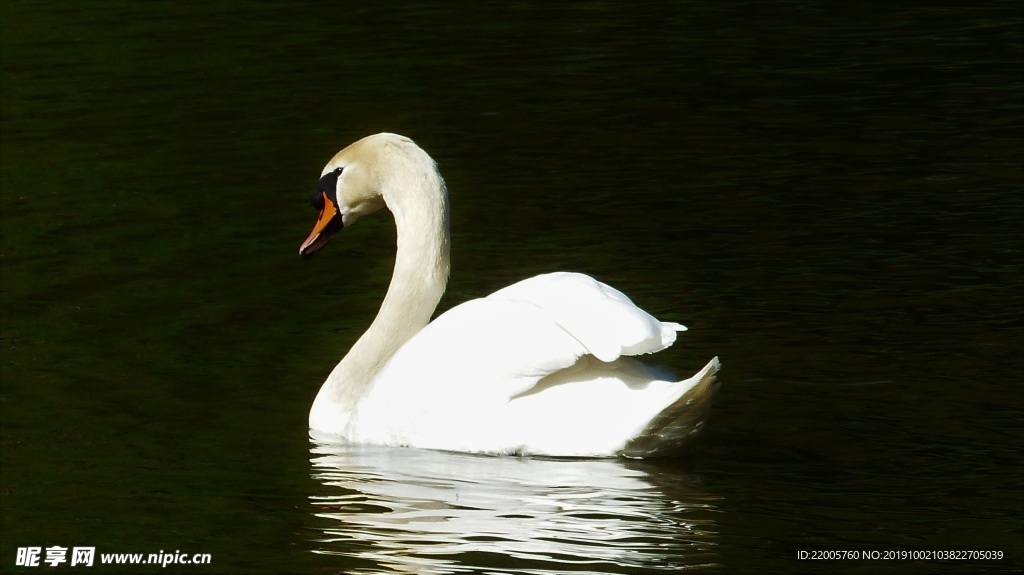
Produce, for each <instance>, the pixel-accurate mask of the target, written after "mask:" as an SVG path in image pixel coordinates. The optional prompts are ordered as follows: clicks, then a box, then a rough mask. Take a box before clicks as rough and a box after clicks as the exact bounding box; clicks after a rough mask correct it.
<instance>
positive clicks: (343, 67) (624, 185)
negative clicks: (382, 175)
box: [0, 1, 1024, 573]
mask: <svg viewBox="0 0 1024 575" xmlns="http://www.w3.org/2000/svg"><path fill="white" fill-rule="evenodd" d="M431 4H432V5H431V6H430V7H427V5H425V4H420V3H408V4H406V5H404V6H402V5H398V4H393V5H389V6H388V7H387V8H368V7H367V6H369V4H366V3H362V4H359V5H358V6H353V5H345V4H342V3H308V4H303V3H295V2H290V3H283V2H282V3H277V2H253V3H242V2H219V3H204V4H202V5H199V4H198V3H195V5H185V4H183V3H160V4H158V3H134V2H91V3H89V5H88V9H86V8H84V7H82V6H78V5H76V4H69V3H64V2H42V1H38V2H27V1H7V2H4V3H3V4H2V13H0V22H2V24H0V25H2V29H0V41H2V74H3V75H2V113H3V115H2V155H0V168H2V204H0V208H2V227H0V232H2V236H0V238H2V246H0V263H2V298H3V300H2V301H3V305H2V312H3V316H2V352H3V353H2V371H0V376H2V385H3V388H2V394H0V408H2V431H3V435H2V444H0V445H2V454H0V463H2V466H0V480H2V485H0V487H2V490H0V494H2V507H0V515H2V550H0V571H8V570H16V569H18V570H20V571H21V572H34V571H33V570H32V569H31V568H17V567H15V563H16V554H17V549H18V548H19V547H28V546H40V547H44V548H45V547H50V546H53V545H60V546H65V547H73V546H95V547H96V548H97V553H111V552H121V553H128V552H138V553H156V552H158V551H160V550H164V551H168V552H171V551H174V550H180V551H181V552H185V553H209V554H211V556H212V564H211V565H205V566H172V567H168V568H167V569H161V568H159V567H156V566H144V567H139V568H136V569H134V570H133V569H132V568H128V567H124V566H122V567H116V568H114V567H112V568H103V567H98V566H97V567H93V568H92V570H94V571H97V572H101V571H104V570H110V571H118V572H134V571H137V572H161V571H166V572H175V570H177V572H187V573H229V572H231V573H240V572H254V573H255V572H274V573H309V572H314V573H348V572H358V573H376V572H381V573H458V572H471V571H476V572H489V573H506V572H507V573H513V572H514V573H556V572H590V573H668V572H677V571H680V570H685V569H686V568H689V570H691V571H694V572H711V571H713V572H719V573H742V572H750V573H753V572H772V573H786V572H798V571H808V572H864V573H868V572H889V573H906V572H935V573H940V572H941V573H979V572H1016V571H1018V570H1019V569H1021V568H1022V566H1024V521H1022V513H1024V501H1022V499H1024V495H1022V494H1024V489H1022V477H1024V473H1022V471H1024V470H1022V465H1024V463H1022V461H1024V460H1022V454H1021V446H1022V439H1024V437H1022V436H1024V432H1022V411H1024V405H1022V404H1024V394H1022V386H1021V383H1022V375H1024V369H1022V367H1024V365H1022V364H1024V362H1022V360H1021V350H1022V345H1021V344H1022V338H1021V328H1022V309H1024V305H1022V304H1024V302H1022V290H1021V279H1022V271H1024V261H1022V254H1021V251H1022V250H1021V248H1022V246H1021V234H1020V232H1019V230H1018V228H1019V227H1020V222H1021V216H1022V203H1024V199H1022V198H1024V195H1022V193H1021V192H1022V190H1021V187H1022V186H1021V183H1022V177H1021V176H1022V170H1021V158H1022V157H1024V143H1022V142H1024V134H1022V125H1024V118H1022V115H1024V112H1022V98H1021V94H1022V90H1024V81H1022V74H1021V70H1022V60H1024V58H1022V40H1021V36H1022V18H1021V11H1020V7H1019V4H1018V3H1015V2H1009V1H1004V2H988V3H984V5H982V4H978V5H977V6H973V7H966V8H949V7H938V6H925V5H920V6H909V5H902V6H901V5H897V4H896V3H891V2H887V3H882V2H867V3H857V4H855V5H854V4H853V3H850V5H849V6H842V7H840V6H836V3H802V2H773V3H767V2H741V3H731V4H728V5H725V3H716V2H677V3H645V4H643V5H640V4H633V3H621V4H620V3H608V2H582V3H570V4H566V5H564V6H562V7H558V8H552V7H550V6H547V5H545V4H537V5H532V4H531V5H526V4H521V3H520V4H505V3H477V4H476V5H474V7H473V8H472V9H469V8H468V5H467V4H465V3H452V4H450V5H441V4H437V3H431ZM378 131H395V132H399V133H403V134H406V135H409V136H411V137H413V138H414V139H415V140H416V141H417V142H418V143H420V144H421V145H422V146H423V147H424V148H425V149H427V150H428V152H430V153H431V154H432V155H433V156H434V157H435V158H436V159H437V160H438V162H439V164H440V166H441V169H442V172H443V173H444V175H445V177H446V179H447V181H448V185H449V188H450V191H451V197H452V204H453V214H452V223H453V233H454V237H453V250H454V269H453V277H452V283H451V285H450V287H449V291H448V295H447V296H446V297H445V299H444V300H443V301H442V304H441V305H442V308H444V307H448V306H451V305H454V304H456V303H458V302H460V301H463V300H465V299H467V298H470V297H475V296H478V295H482V294H486V293H488V292H490V291H492V290H494V289H497V288H499V287H501V286H503V285H506V284H507V283H509V282H511V281H515V280H517V279H521V278H523V277H527V276H530V275H533V274H536V273H541V272H546V271H551V270H555V269H568V270H576V271H583V272H587V273H591V274H593V275H595V276H596V277H598V278H599V279H602V280H604V281H606V282H608V283H611V284H612V285H615V286H617V287H619V288H620V289H622V290H623V291H625V292H626V293H628V294H630V295H631V296H632V297H633V299H634V300H635V301H636V302H637V303H638V304H640V305H641V306H643V307H645V308H646V309H648V310H650V311H651V312H652V313H654V314H655V315H657V316H659V317H661V318H663V319H666V320H675V321H681V322H683V323H685V324H687V325H688V326H690V328H691V329H690V331H689V332H687V333H686V334H685V337H683V338H681V341H680V342H679V344H677V345H676V346H675V347H674V348H672V349H671V350H670V351H668V352H665V353H663V354H661V356H662V357H659V360H661V361H663V362H665V363H666V364H667V366H668V367H670V368H671V369H673V370H675V371H677V372H679V373H685V372H693V371H695V370H696V369H697V368H699V367H700V366H702V365H703V364H704V362H706V361H707V359H708V358H710V357H711V356H712V355H715V354H717V355H719V356H721V358H722V361H723V368H724V369H723V372H722V382H723V385H722V388H721V391H720V394H719V397H718V398H717V405H716V407H715V409H714V412H713V419H712V420H711V422H710V424H709V427H708V430H707V433H706V435H705V436H704V439H703V442H702V443H701V444H700V445H699V446H698V449H697V453H696V455H695V458H694V459H692V460H684V461H654V462H627V461H557V460H555V461H550V460H521V459H512V458H504V459H502V458H482V457H470V456H461V455H451V454H441V453H433V452H416V451H412V450H386V449H374V448H353V447H344V446H337V445H330V444H318V443H310V440H309V438H308V436H307V432H306V415H307V410H308V406H309V404H310V402H311V400H312V397H313V395H314V394H315V392H316V390H317V388H318V387H319V385H320V383H321V381H322V380H323V378H324V377H325V376H326V374H327V373H328V371H329V370H330V369H331V367H332V366H333V365H334V363H336V362H337V360H338V359H339V358H340V357H341V355H342V354H343V353H344V352H345V350H346V349H347V348H348V346H349V345H351V343H352V342H353V341H354V340H355V338H356V337H358V335H359V334H360V333H361V330H362V329H363V328H364V327H365V326H366V325H367V324H368V322H369V321H370V319H371V318H372V316H373V314H374V313H375V311H376V306H377V305H378V303H379V299H380V297H381V296H382V294H383V290H384V288H385V286H386V284H387V281H388V275H389V273H390V267H391V263H392V260H391V257H392V250H393V239H392V234H393V228H392V224H391V223H390V222H388V221H387V219H386V218H383V217H380V218H375V219H370V220H362V221H360V223H359V225H358V226H356V227H354V228H352V229H349V230H345V232H344V234H343V236H342V237H340V238H338V239H336V241H335V242H334V243H332V245H331V246H330V247H329V248H327V250H326V251H325V252H324V253H323V254H321V255H320V256H318V257H317V258H315V259H313V260H311V261H308V262H303V261H301V260H300V259H299V258H298V257H297V256H296V255H295V253H296V250H297V247H298V244H299V242H300V241H301V240H302V238H304V237H305V235H306V234H307V233H308V231H309V227H310V226H311V224H312V220H313V218H314V216H315V214H314V213H313V212H312V209H311V208H310V207H309V206H308V203H307V193H308V191H309V189H310V186H312V184H313V183H315V181H316V178H317V176H318V175H319V171H320V169H321V168H322V166H323V164H324V163H325V162H326V161H327V160H328V159H329V158H330V157H331V155H332V154H333V153H334V152H335V151H336V150H337V149H339V148H341V147H342V146H344V145H346V144H347V143H349V142H350V141H353V140H355V139H357V138H359V137H362V136H364V135H367V134H369V133H373V132H378ZM324 310H334V313H333V316H331V315H330V314H328V315H325V314H324ZM802 550H806V551H811V550H835V551H850V550H853V551H859V552H862V553H864V552H867V551H883V552H884V551H891V550H895V551H936V550H938V551H941V550H975V551H1001V552H1002V553H1003V559H1002V560H995V561H977V560H975V561H966V560H953V561H939V560H931V561H928V560H916V561H915V560H909V561H899V560H889V561H885V560H865V559H863V558H861V559H860V560H845V561H833V562H828V563H824V562H817V561H815V562H812V561H800V560H798V559H797V556H798V553H799V552H800V551H802ZM44 555H45V552H44ZM66 568H67V567H66ZM38 569H39V570H40V571H43V570H49V569H50V568H49V567H48V566H44V567H40V568H38ZM71 569H79V568H78V567H75V568H71Z"/></svg>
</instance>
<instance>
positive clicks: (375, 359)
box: [299, 133, 719, 457]
mask: <svg viewBox="0 0 1024 575" xmlns="http://www.w3.org/2000/svg"><path fill="white" fill-rule="evenodd" d="M312 201H313V204H314V206H315V207H316V208H318V209H319V216H318V217H317V220H316V223H315V224H314V227H313V231H312V232H310V234H309V236H308V237H307V238H306V240H305V241H304V242H302V245H301V247H300V248H299V254H300V255H301V256H303V257H305V258H308V257H311V256H312V255H313V254H315V253H317V252H318V251H320V250H321V249H322V248H323V247H324V246H325V245H327V243H328V242H329V241H330V240H331V237H332V236H333V235H334V234H335V233H337V232H338V231H340V230H341V229H342V228H344V227H347V226H350V225H352V224H353V223H354V222H355V221H356V220H358V219H359V218H360V217H362V216H364V215H367V214H370V213H372V212H374V211H377V210H379V209H381V208H383V207H387V208H388V209H389V210H390V211H391V213H392V214H393V216H394V218H395V225H396V229H397V235H398V241H397V249H396V254H395V267H394V272H393V275H392V278H391V284H390V285H389V286H388V289H387V293H386V294H385V296H384V300H383V302H382V303H381V306H380V310H379V311H378V313H377V316H376V318H375V319H374V320H373V322H372V323H371V324H370V326H369V328H367V330H366V332H365V333H363V335H362V336H361V337H360V338H359V339H358V340H357V341H356V343H355V344H354V345H353V346H352V348H351V349H350V350H349V352H348V354H346V355H345V357H344V358H343V359H342V360H341V362H340V363H338V365H337V366H336V367H335V368H334V369H333V370H332V371H331V373H330V375H329V376H328V377H327V380H326V381H325V382H324V383H323V385H322V387H321V388H320V391H319V393H317V395H316V399H315V400H314V401H313V405H312V407H311V409H310V412H309V427H310V430H311V433H314V434H323V433H326V434H333V435H338V436H341V437H342V438H343V439H344V440H345V441H348V442H350V443H356V444H374V445H384V446H406V447H416V448H426V449H439V450H447V451H460V452H473V453H487V454H516V455H539V456H556V457H615V456H625V457H647V456H654V455H664V454H670V453H672V452H674V451H677V450H678V449H679V448H680V446H682V445H684V444H686V443H687V441H688V439H689V438H690V437H691V436H692V435H693V434H694V433H695V432H696V431H697V430H699V429H700V427H701V425H702V424H703V421H704V419H705V416H706V414H707V411H708V409H709V407H710V402H711V397H712V396H713V394H714V391H715V390H716V384H715V374H716V372H717V371H718V368H719V361H718V358H717V357H715V358H713V359H711V361H710V362H708V364H707V365H706V366H704V368H703V369H701V370H700V371H698V372H697V373H696V374H695V375H694V376H693V377H690V378H688V379H684V380H681V381H676V380H675V379H674V378H673V377H671V376H670V375H668V374H666V373H663V372H662V371H661V370H658V369H655V368H651V367H648V366H645V365H644V364H642V363H640V362H639V361H637V360H635V359H633V357H631V356H635V355H641V354H649V353H654V352H658V351H661V350H663V349H665V348H667V347H669V346H670V345H672V343H673V342H674V341H675V339H676V333H677V332H681V331H684V330H685V329H686V328H685V327H684V326H682V325H680V324H678V323H672V322H662V321H658V320H657V319H655V318H654V317H652V316H651V315H650V314H648V313H647V312H645V311H644V310H642V309H640V308H639V307H637V306H635V305H634V304H633V302H632V301H630V299H629V298H628V297H626V296H625V295H623V294H622V292H620V291H618V290H616V289H614V288H612V287H610V286H608V285H605V284H603V283H601V282H599V281H597V280H595V279H593V278H591V277H589V276H586V275H583V274H579V273H570V272H554V273H548V274H544V275H539V276H536V277H532V278H529V279H525V280H523V281H520V282H518V283H515V284H512V285H510V286H508V287H505V288H503V289H500V290H498V291H496V292H494V293H492V294H490V295H489V296H486V297H483V298H479V299H474V300H470V301H467V302H465V303H462V304H460V305H458V306H456V307H453V308H451V309H449V310H448V311H446V312H444V313H443V314H441V315H440V316H438V317H437V318H436V319H434V321H432V322H431V321H430V317H431V315H433V313H434V310H435V308H436V307H437V304H438V302H439V301H440V300H441V296H442V295H443V293H444V290H445V287H446V285H447V282H448V273H449V243H450V240H449V224H448V196H447V189H446V187H445V184H444V180H443V179H442V178H441V175H440V173H439V172H438V168H437V164H435V162H434V160H433V159H431V157H430V156H428V155H427V153H426V152H425V151H423V149H421V148H420V147H419V146H417V145H416V144H415V143H414V142H413V141H412V140H410V139H409V138H406V137H404V136H400V135H397V134H389V133H381V134H376V135H372V136H368V137H366V138H363V139H361V140H359V141H357V142H355V143H353V144H351V145H349V146H348V147H346V148H345V149H343V150H341V151H340V152H338V153H337V154H336V155H335V156H334V158H332V159H331V161H330V162H328V163H327V165H326V166H325V167H324V169H323V172H322V173H321V177H320V180H319V182H318V184H317V186H316V189H315V190H314V192H313V196H312Z"/></svg>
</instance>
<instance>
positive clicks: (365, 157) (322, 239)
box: [299, 133, 425, 257]
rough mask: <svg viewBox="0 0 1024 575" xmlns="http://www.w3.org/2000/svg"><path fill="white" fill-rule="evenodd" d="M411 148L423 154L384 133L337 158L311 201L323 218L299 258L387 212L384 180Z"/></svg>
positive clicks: (409, 143)
mask: <svg viewBox="0 0 1024 575" xmlns="http://www.w3.org/2000/svg"><path fill="white" fill-rule="evenodd" d="M410 147H411V148H413V149H415V150H416V151H419V152H420V153H422V150H420V149H419V147H418V146H416V144H414V143H413V142H412V140H410V139H409V138H406V137H405V136H399V135H397V134H386V133H384V134H376V135H373V136H368V137H366V138H363V139H362V140H359V141H358V142H356V143H354V144H352V145H350V146H348V147H347V148H345V149H344V150H342V151H340V152H338V153H337V154H335V156H334V157H333V158H331V161H330V162H328V163H327V165H326V166H325V167H324V171H323V172H322V173H321V175H320V181H319V182H317V184H316V188H315V189H314V190H313V194H312V196H311V198H310V199H311V200H312V203H313V207H315V208H317V209H318V210H320V215H319V216H318V217H317V219H316V223H315V224H314V225H313V231H312V232H310V234H309V237H307V238H306V241H304V242H302V246H300V247H299V255H301V256H303V257H310V256H312V255H313V254H315V253H316V252H318V251H320V249H321V248H323V247H324V246H325V245H327V243H328V242H329V241H331V237H332V236H333V235H334V234H336V233H337V232H339V231H341V229H342V228H344V227H345V226H349V225H352V224H353V223H355V221H356V220H357V219H359V218H360V217H362V216H364V215H366V214H369V213H372V212H375V211H377V210H379V209H381V208H383V207H384V205H385V200H384V195H383V189H382V185H383V181H384V176H385V175H387V174H388V173H389V172H391V171H393V168H394V166H393V164H394V163H395V159H396V158H401V157H402V156H403V152H405V151H406V150H407V149H408V148H410ZM406 153H407V152H406ZM424 155H425V154H424Z"/></svg>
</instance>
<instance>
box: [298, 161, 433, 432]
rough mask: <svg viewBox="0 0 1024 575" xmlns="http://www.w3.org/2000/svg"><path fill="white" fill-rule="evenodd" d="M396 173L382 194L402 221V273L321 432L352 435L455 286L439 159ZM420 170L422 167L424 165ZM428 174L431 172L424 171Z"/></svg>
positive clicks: (316, 421) (330, 382)
mask: <svg viewBox="0 0 1024 575" xmlns="http://www.w3.org/2000/svg"><path fill="white" fill-rule="evenodd" d="M423 159H425V161H426V162H428V163H429V165H428V166H422V165H413V166H401V167H400V168H401V169H395V170H394V171H392V172H389V173H388V176H389V177H388V178H386V180H385V183H384V184H383V185H382V195H383V197H384V201H385V203H386V204H387V206H388V208H389V209H390V210H391V212H392V214H393V215H394V217H395V227H396V229H397V233H398V246H397V252H396V254H395V270H394V273H393V274H392V277H391V285H390V286H388V291H387V295H385V296H384V302H383V303H382V304H381V306H380V311H379V312H377V317H376V318H375V319H374V320H373V323H372V324H371V325H370V327H369V328H368V329H367V330H366V332H365V333H363V335H362V337H360V338H359V340H358V341H357V342H356V343H355V345H353V346H352V349H351V350H349V352H348V354H347V355H346V356H345V357H344V358H343V359H342V360H341V362H340V363H339V364H338V365H337V366H336V367H335V368H334V371H332V372H331V375H330V376H328V378H327V381H325V382H324V385H323V387H321V388H320V393H319V394H317V397H316V400H315V401H314V402H313V407H312V409H311V410H310V413H309V426H310V427H311V428H313V429H318V430H322V431H328V432H331V433H337V434H341V435H344V431H345V427H346V425H347V424H348V420H349V417H350V415H351V412H352V409H353V408H354V407H355V404H356V403H357V402H358V401H359V399H360V397H362V395H363V393H364V392H365V391H366V389H367V388H368V387H369V386H370V384H371V383H372V382H373V379H374V377H375V376H376V375H377V373H378V372H380V370H381V368H383V367H384V365H385V364H386V363H387V362H388V360H389V359H391V356H393V355H394V354H395V352H396V351H398V349H399V348H401V347H402V345H404V344H405V342H406V341H408V340H409V338H411V337H412V336H413V335H415V334H416V333H417V332H418V331H420V330H421V329H423V327H424V326H426V325H427V323H429V322H430V316H431V315H432V314H433V313H434V309H435V308H436V307H437V304H438V302H439V301H440V300H441V296H442V295H443V294H444V289H445V285H446V284H447V282H448V270H449V259H448V258H449V248H448V244H449V236H448V234H449V232H448V199H447V195H446V193H445V188H444V182H443V180H442V179H441V176H440V175H439V174H438V172H437V168H436V167H435V166H434V163H433V161H432V160H430V158H429V157H427V156H426V154H423ZM417 164H418V163H417ZM424 168H426V169H424Z"/></svg>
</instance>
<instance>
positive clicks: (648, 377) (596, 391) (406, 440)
mask: <svg viewBox="0 0 1024 575" xmlns="http://www.w3.org/2000/svg"><path fill="white" fill-rule="evenodd" d="M683 329H685V328H684V327H683V326H681V325H679V324H674V323H667V322H660V321H658V320H657V319H655V318H654V317H652V316H651V315H650V314H648V313H646V312H645V311H643V310H641V309H639V308H638V307H636V306H635V305H633V303H632V302H631V301H630V300H629V298H627V297H626V296H625V295H623V294H622V293H621V292H619V291H617V290H615V289H613V288H611V287H609V286H607V285H605V284H603V283H600V282H598V281H596V280H594V279H592V278H590V277H587V276H585V275H581V274H574V273H554V274H547V275H542V276H536V277H533V278H530V279H527V280H524V281H521V282H519V283H516V284H513V285H511V286H509V287H506V288H504V289H501V290H499V291H497V292H495V293H493V294H491V295H490V296H488V297H486V298H482V299H477V300H471V301H468V302H466V303H463V304H461V305H459V306H457V307H454V308H452V309H450V310H449V311H447V312H445V313H444V314H442V315H441V316H439V317H438V318H437V319H435V320H434V321H433V322H431V323H430V324H429V325H428V326H427V327H425V328H424V329H423V330H422V331H420V332H419V333H418V334H416V335H415V336H414V337H413V338H412V339H410V340H409V341H408V342H407V343H406V344H405V345H404V346H403V347H402V348H401V349H400V350H399V351H398V352H397V353H396V354H395V356H394V357H393V358H392V359H391V360H390V361H389V362H388V364H387V365H386V366H385V368H384V369H383V370H382V371H381V372H380V373H379V374H378V376H377V377H376V378H375V380H374V382H373V384H372V385H371V386H370V388H369V390H368V391H367V393H366V395H365V396H364V397H363V398H362V399H361V400H360V402H359V403H358V404H357V406H356V409H355V410H354V412H353V415H352V418H351V420H350V422H349V429H348V432H347V433H346V436H348V437H349V439H350V440H353V441H357V442H373V443H384V444H389V445H412V446H416V447H434V448H440V449H453V450H465V451H488V452H501V451H506V452H507V451H519V452H532V453H543V452H546V451H552V452H553V451H555V450H556V447H555V446H550V447H548V446H549V445H550V444H551V442H556V441H557V442H558V443H559V445H558V446H557V451H559V452H560V453H561V454H565V455H570V454H573V453H571V452H572V451H575V452H579V453H577V454H579V455H600V454H601V453H593V451H595V450H596V449H600V450H609V449H616V448H618V447H621V445H622V444H624V443H625V442H626V441H628V440H629V439H630V438H631V437H633V436H635V435H637V434H638V433H640V431H642V430H643V427H644V426H645V425H646V424H647V423H648V422H649V421H650V420H651V419H653V418H654V417H655V416H657V415H658V413H659V412H660V411H661V410H662V409H663V408H664V407H666V406H667V405H669V404H671V403H672V402H673V401H675V400H676V399H678V397H679V396H680V395H682V393H683V392H685V389H682V388H681V384H682V383H685V382H671V381H662V380H661V379H660V378H658V377H657V376H658V375H659V374H656V373H655V372H654V371H653V370H650V369H647V368H645V367H644V366H642V365H641V364H639V363H638V362H634V361H626V360H625V359H624V358H623V359H622V360H619V358H620V356H622V355H636V354H642V353H653V352H656V351H660V350H662V349H664V348H666V347H668V346H669V345H671V344H672V342H673V341H674V340H675V334H676V331H677V330H683ZM588 355H593V356H594V357H596V358H597V359H598V360H600V361H594V360H590V361H585V362H580V359H581V358H582V357H584V356H588ZM616 360H618V361H616ZM569 368H572V369H569ZM686 387H687V388H688V387H689V386H686ZM598 444H599V446H598V447H595V446H597V445H598ZM616 446H617V447H616ZM567 450H568V451H569V452H567Z"/></svg>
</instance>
